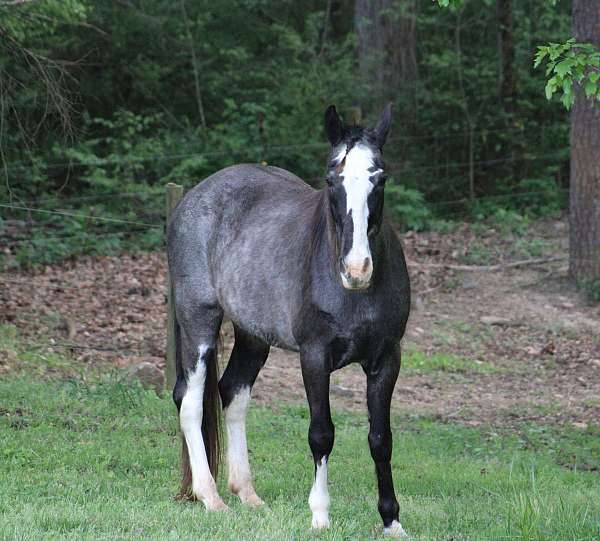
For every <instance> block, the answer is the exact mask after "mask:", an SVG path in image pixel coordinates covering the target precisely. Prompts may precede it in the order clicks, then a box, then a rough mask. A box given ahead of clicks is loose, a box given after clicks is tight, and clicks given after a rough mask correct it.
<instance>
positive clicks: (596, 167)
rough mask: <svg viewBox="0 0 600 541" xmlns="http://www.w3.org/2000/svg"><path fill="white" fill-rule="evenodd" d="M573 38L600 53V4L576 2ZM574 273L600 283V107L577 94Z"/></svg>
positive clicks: (573, 130)
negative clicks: (587, 44)
mask: <svg viewBox="0 0 600 541" xmlns="http://www.w3.org/2000/svg"><path fill="white" fill-rule="evenodd" d="M572 30H573V36H574V37H575V39H576V41H577V42H579V43H582V42H583V43H591V44H592V45H594V46H595V48H596V50H598V49H600V2H590V0H573V18H572ZM569 213H570V224H571V238H570V271H571V276H572V277H573V278H575V279H576V280H577V281H578V282H582V281H583V282H597V281H600V103H599V102H598V100H591V99H586V97H585V96H584V94H583V91H582V89H579V90H578V91H577V95H576V98H575V104H574V106H573V110H572V112H571V188H570V209H569Z"/></svg>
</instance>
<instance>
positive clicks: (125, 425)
mask: <svg viewBox="0 0 600 541" xmlns="http://www.w3.org/2000/svg"><path fill="white" fill-rule="evenodd" d="M6 347H7V346H6V344H5V348H6ZM21 355H23V354H22V353H18V356H21ZM30 355H33V354H30ZM36 355H37V354H36ZM33 358H35V357H33ZM63 362H64V363H66V364H68V362H69V361H68V360H65V361H63ZM55 366H56V365H55ZM53 370H55V369H53ZM36 372H37V371H36V370H31V371H30V370H29V369H22V370H20V371H16V372H13V373H11V374H9V375H6V374H5V375H3V377H2V379H0V442H1V443H0V539H11V540H12V539H23V540H30V539H77V540H81V539H106V540H108V539H110V540H116V539H132V540H133V539H156V540H168V539H173V540H175V539H176V540H185V539H201V540H204V539H211V540H213V539H214V540H230V539H244V540H268V539H294V540H301V539H307V540H313V539H323V540H326V539H372V538H379V537H381V526H380V519H379V516H378V513H377V511H376V503H377V501H376V483H375V476H374V472H373V466H372V463H371V458H370V455H369V450H368V446H367V438H366V434H367V420H366V415H358V414H349V413H344V412H335V413H334V421H335V423H336V428H337V430H336V445H335V448H334V452H333V454H332V456H331V460H330V493H331V497H332V507H331V519H332V527H331V529H329V530H328V531H325V532H322V533H314V532H312V531H310V528H309V526H310V512H309V509H308V505H307V502H306V501H307V498H308V492H309V490H310V486H311V482H312V472H313V467H312V460H311V457H310V452H309V449H308V444H307V438H306V431H307V426H308V417H307V412H306V408H303V407H289V406H288V407H286V406H281V407H279V408H278V409H277V410H276V411H272V410H270V409H267V408H253V409H252V410H251V413H250V416H249V420H248V428H249V445H250V449H251V463H252V466H253V470H254V476H255V484H256V488H257V491H258V493H259V494H260V495H261V496H262V497H263V499H264V500H265V501H266V503H267V506H266V507H265V508H263V509H259V510H252V509H247V508H244V507H243V506H241V505H240V504H239V503H238V502H237V501H236V499H235V498H234V497H232V496H231V495H229V494H228V493H227V491H226V490H225V489H224V486H223V481H222V480H221V482H220V485H221V493H222V495H223V496H224V499H225V501H226V502H227V503H228V504H229V505H230V507H231V512H230V513H227V514H208V513H206V512H205V511H204V510H203V507H202V506H201V505H200V504H192V503H179V502H175V501H174V500H173V499H172V496H173V495H174V494H175V492H176V490H177V484H178V466H177V464H178V451H179V441H178V436H177V422H176V418H175V415H174V407H173V405H172V403H171V401H170V399H168V398H160V397H158V396H156V395H155V394H154V393H153V392H151V391H145V390H143V389H141V388H140V387H139V386H138V385H134V384H131V383H129V382H127V381H125V380H123V378H122V376H121V375H120V374H119V373H118V372H113V373H110V374H103V375H102V374H99V375H98V374H96V375H92V374H83V373H79V374H77V373H75V372H74V373H73V374H71V375H65V373H64V372H63V373H61V374H59V373H58V372H51V374H52V373H53V374H54V376H53V377H48V373H47V374H46V375H44V376H41V375H39V373H36ZM393 425H394V433H395V449H394V459H393V467H394V478H395V483H396V488H397V491H398V495H399V501H400V508H401V521H402V523H403V525H404V526H405V528H406V529H407V531H408V532H409V533H410V534H411V536H412V538H413V539H415V540H423V541H425V540H427V541H430V540H444V541H449V540H451V539H452V540H454V541H458V540H501V539H507V540H508V539H511V540H512V539H519V540H530V541H545V540H548V541H555V540H563V539H564V540H598V539H600V476H599V474H598V472H595V471H589V470H593V469H594V464H595V465H596V466H598V461H599V457H600V430H599V429H598V427H589V428H588V429H585V430H576V429H558V428H557V429H553V428H544V427H537V426H534V425H529V426H524V427H522V429H521V430H520V431H519V432H518V433H517V432H516V431H513V432H511V431H507V430H504V431H502V432H500V431H492V429H490V428H488V429H485V430H483V429H472V428H466V427H461V426H456V425H451V424H442V423H439V422H436V421H434V420H430V419H424V418H412V419H411V418H407V417H396V418H394V420H393ZM579 455H581V456H580V457H579V458H575V459H574V460H573V459H571V458H569V459H568V460H563V459H564V458H565V456H566V457H572V456H574V457H578V456H579ZM583 465H585V468H584V467H582V466H583Z"/></svg>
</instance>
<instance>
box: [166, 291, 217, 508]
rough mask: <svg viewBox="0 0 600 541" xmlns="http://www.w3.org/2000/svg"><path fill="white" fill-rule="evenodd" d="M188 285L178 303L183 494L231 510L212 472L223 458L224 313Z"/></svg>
mask: <svg viewBox="0 0 600 541" xmlns="http://www.w3.org/2000/svg"><path fill="white" fill-rule="evenodd" d="M186 289H187V288H185V287H183V286H181V287H180V290H179V293H181V296H180V297H179V299H178V300H179V301H180V302H177V303H176V306H177V320H178V325H179V328H178V335H179V337H180V340H179V347H180V348H181V350H180V352H179V355H178V363H177V364H178V366H177V382H176V384H175V389H174V391H173V398H174V400H175V404H176V405H177V407H178V409H179V421H180V425H181V431H182V433H183V437H184V442H183V452H182V470H183V481H182V487H181V492H182V496H185V495H188V494H189V493H190V492H191V494H190V495H191V496H192V497H194V498H196V499H198V500H201V501H202V502H203V503H204V505H205V506H206V508H207V509H209V510H220V509H226V508H227V506H226V505H225V504H224V503H223V501H222V500H221V498H220V497H219V494H218V492H217V487H216V484H215V480H214V478H213V474H212V473H211V469H212V470H213V471H214V472H216V468H217V461H218V417H217V416H218V391H217V387H216V386H217V339H218V333H219V328H220V325H221V320H222V315H223V314H222V310H221V308H220V307H219V306H218V305H213V304H210V305H207V304H205V303H202V302H200V300H199V299H194V300H192V298H193V295H192V294H191V291H188V292H187V293H189V295H188V294H185V295H184V293H185V290H186ZM190 474H191V475H190ZM190 477H191V479H190ZM190 481H191V483H190ZM190 484H191V491H190Z"/></svg>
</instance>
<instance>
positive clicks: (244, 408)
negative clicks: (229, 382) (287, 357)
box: [225, 387, 263, 505]
mask: <svg viewBox="0 0 600 541" xmlns="http://www.w3.org/2000/svg"><path fill="white" fill-rule="evenodd" d="M249 404H250V387H243V388H242V389H240V390H239V391H238V393H237V394H236V395H235V396H234V397H233V400H232V401H231V403H230V404H229V406H227V408H226V409H225V426H226V428H227V466H228V469H229V483H228V484H229V488H230V490H232V491H233V492H235V493H236V494H237V495H238V496H239V497H240V499H241V500H242V502H245V503H249V504H252V505H260V504H261V503H263V502H262V500H261V499H260V498H259V497H258V496H257V495H256V492H255V491H254V487H253V486H252V474H251V473H250V462H249V461H248V443H247V441H246V413H247V412H248V405H249Z"/></svg>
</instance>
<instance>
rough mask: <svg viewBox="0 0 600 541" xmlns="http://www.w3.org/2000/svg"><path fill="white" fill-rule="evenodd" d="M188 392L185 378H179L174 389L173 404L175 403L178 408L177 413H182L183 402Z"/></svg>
mask: <svg viewBox="0 0 600 541" xmlns="http://www.w3.org/2000/svg"><path fill="white" fill-rule="evenodd" d="M186 390H187V383H186V381H185V378H184V377H183V376H177V381H176V382H175V386H174V387H173V402H175V406H177V411H181V403H182V402H183V397H184V396H185V391H186Z"/></svg>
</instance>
